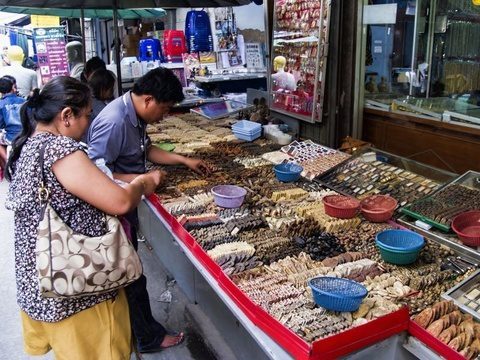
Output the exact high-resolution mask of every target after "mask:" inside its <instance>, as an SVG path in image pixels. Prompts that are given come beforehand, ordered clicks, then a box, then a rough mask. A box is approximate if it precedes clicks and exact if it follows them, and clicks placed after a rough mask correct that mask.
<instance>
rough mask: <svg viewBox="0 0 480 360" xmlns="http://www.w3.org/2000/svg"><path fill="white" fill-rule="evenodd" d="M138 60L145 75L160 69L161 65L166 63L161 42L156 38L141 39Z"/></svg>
mask: <svg viewBox="0 0 480 360" xmlns="http://www.w3.org/2000/svg"><path fill="white" fill-rule="evenodd" d="M138 58H139V60H140V63H141V64H142V71H143V73H144V74H146V73H147V72H149V71H150V70H152V69H155V68H157V67H159V66H160V63H162V62H164V57H163V53H162V46H161V44H160V40H158V39H154V38H149V39H141V40H140V42H139V43H138Z"/></svg>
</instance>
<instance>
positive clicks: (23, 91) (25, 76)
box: [0, 45, 38, 98]
mask: <svg viewBox="0 0 480 360" xmlns="http://www.w3.org/2000/svg"><path fill="white" fill-rule="evenodd" d="M24 57H25V54H24V53H23V50H22V48H21V47H20V46H16V45H15V46H10V47H9V48H8V58H9V59H10V63H11V65H10V66H3V67H0V77H2V76H5V75H10V76H13V77H14V78H15V79H16V80H17V91H18V94H19V95H20V96H22V97H24V98H27V96H28V95H30V91H32V90H33V89H35V88H36V87H38V78H37V73H36V72H35V71H33V70H30V69H27V68H24V67H23V66H22V64H23V59H24Z"/></svg>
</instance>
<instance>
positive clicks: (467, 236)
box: [452, 210, 480, 246]
mask: <svg viewBox="0 0 480 360" xmlns="http://www.w3.org/2000/svg"><path fill="white" fill-rule="evenodd" d="M452 229H453V231H455V232H456V233H457V235H458V237H459V238H460V240H462V242H463V243H464V244H465V245H468V246H480V210H474V211H467V212H464V213H461V214H460V215H457V216H456V217H455V218H454V219H453V221H452Z"/></svg>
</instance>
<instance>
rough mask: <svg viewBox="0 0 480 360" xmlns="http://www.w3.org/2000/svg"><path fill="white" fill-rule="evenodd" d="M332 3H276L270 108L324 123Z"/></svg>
mask: <svg viewBox="0 0 480 360" xmlns="http://www.w3.org/2000/svg"><path fill="white" fill-rule="evenodd" d="M329 22H330V0H321V1H312V0H275V5H274V21H273V43H272V59H273V63H272V66H271V69H272V73H271V74H270V92H271V93H270V108H271V109H272V110H274V111H276V112H279V113H283V114H285V115H288V116H290V117H293V118H296V119H299V120H304V121H309V122H315V121H321V120H322V112H323V98H324V88H325V85H324V78H325V69H326V65H327V52H328V48H327V47H328V32H329V31H328V30H329Z"/></svg>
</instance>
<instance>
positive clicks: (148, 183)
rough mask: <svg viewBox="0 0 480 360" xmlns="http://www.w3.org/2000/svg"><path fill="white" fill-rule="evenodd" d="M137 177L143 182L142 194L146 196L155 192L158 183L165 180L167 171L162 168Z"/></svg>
mask: <svg viewBox="0 0 480 360" xmlns="http://www.w3.org/2000/svg"><path fill="white" fill-rule="evenodd" d="M139 177H140V178H141V180H140V181H142V183H143V184H144V189H143V194H144V195H146V196H148V195H150V194H152V193H153V192H155V189H156V188H157V187H158V185H160V184H161V183H162V182H164V181H165V179H166V177H167V173H166V172H165V171H163V170H153V171H149V172H148V173H146V174H143V175H140V176H139Z"/></svg>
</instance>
